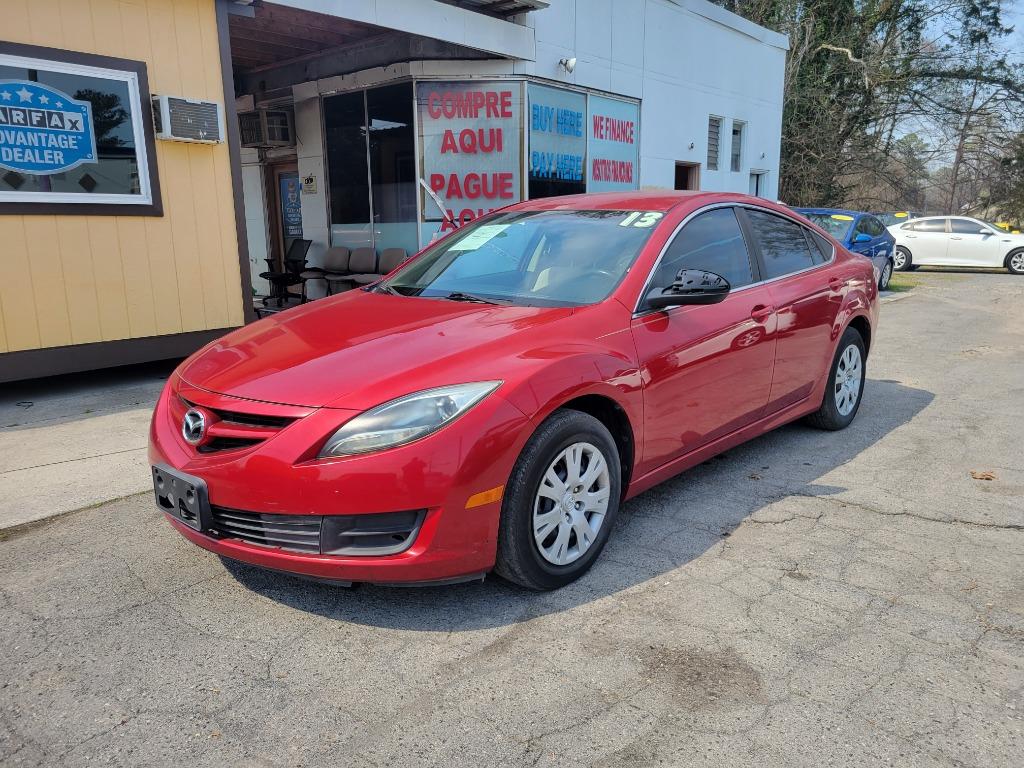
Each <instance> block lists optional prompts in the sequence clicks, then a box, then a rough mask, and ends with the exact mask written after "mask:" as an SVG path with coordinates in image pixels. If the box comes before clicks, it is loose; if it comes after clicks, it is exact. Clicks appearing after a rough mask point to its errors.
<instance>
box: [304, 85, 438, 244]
mask: <svg viewBox="0 0 1024 768" xmlns="http://www.w3.org/2000/svg"><path fill="white" fill-rule="evenodd" d="M412 113H413V96H412V83H402V84H399V85H391V86H386V87H383V88H373V89H370V90H368V91H358V92H356V93H346V94H341V95H339V96H328V97H327V98H325V99H324V131H325V135H326V138H327V146H326V156H327V176H328V180H329V184H330V201H331V245H343V246H345V247H347V248H350V249H355V248H364V247H368V248H373V249H375V250H376V251H377V253H378V255H379V254H380V253H381V252H382V251H383V250H385V249H387V248H402V249H404V250H405V251H406V252H407V253H410V254H411V253H414V252H415V251H416V250H418V241H417V234H416V170H415V168H416V164H415V151H416V142H415V135H414V133H413V114H412Z"/></svg>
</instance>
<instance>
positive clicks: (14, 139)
mask: <svg viewBox="0 0 1024 768" xmlns="http://www.w3.org/2000/svg"><path fill="white" fill-rule="evenodd" d="M95 162H97V158H96V133H95V130H94V129H93V120H92V105H91V104H89V102H87V101H76V100H75V99H73V98H71V97H70V96H68V95H67V94H66V93H63V92H61V91H58V90H56V89H54V88H49V87H47V86H45V85H41V84H39V83H35V82H32V81H30V80H3V81H0V168H7V169H8V170H12V171H18V172H19V173H28V174H32V175H36V176H39V175H45V174H51V173H59V172H61V171H67V170H70V169H72V168H75V167H77V166H79V165H82V164H83V163H95Z"/></svg>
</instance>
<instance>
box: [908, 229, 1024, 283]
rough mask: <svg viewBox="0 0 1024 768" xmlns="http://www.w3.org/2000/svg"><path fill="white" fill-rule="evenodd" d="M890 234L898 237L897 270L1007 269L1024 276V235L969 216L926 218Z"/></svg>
mask: <svg viewBox="0 0 1024 768" xmlns="http://www.w3.org/2000/svg"><path fill="white" fill-rule="evenodd" d="M889 231H890V232H891V233H892V235H893V237H895V238H896V252H895V253H894V254H893V267H894V268H895V269H897V270H899V271H906V270H908V269H916V268H917V267H924V266H936V267H939V266H941V267H1003V268H1005V269H1008V270H1009V271H1010V272H1012V273H1013V274H1015V275H1024V235H1011V234H1010V233H1009V232H1006V231H1005V230H1002V229H1000V228H999V227H996V226H994V225H992V224H986V223H985V222H984V221H979V220H978V219H972V218H969V217H967V216H926V217H925V218H922V219H913V220H911V221H907V222H904V223H903V224H894V225H893V226H891V227H889Z"/></svg>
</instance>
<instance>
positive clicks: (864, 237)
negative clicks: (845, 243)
mask: <svg viewBox="0 0 1024 768" xmlns="http://www.w3.org/2000/svg"><path fill="white" fill-rule="evenodd" d="M873 239H874V238H872V237H871V235H869V234H868V233H867V232H861V233H860V234H859V235H857V236H856V237H855V238H853V242H855V243H870V242H871V241H872V240H873Z"/></svg>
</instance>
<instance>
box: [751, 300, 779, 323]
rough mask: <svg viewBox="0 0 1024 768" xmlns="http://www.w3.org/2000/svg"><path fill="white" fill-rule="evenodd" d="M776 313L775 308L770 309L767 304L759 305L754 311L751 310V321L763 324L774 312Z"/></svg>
mask: <svg viewBox="0 0 1024 768" xmlns="http://www.w3.org/2000/svg"><path fill="white" fill-rule="evenodd" d="M774 311H775V307H770V306H768V305H766V304H757V305H755V306H754V308H753V309H752V310H750V319H751V320H755V321H757V322H759V323H763V322H764V321H765V320H767V319H768V318H769V317H771V314H772V312H774Z"/></svg>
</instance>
